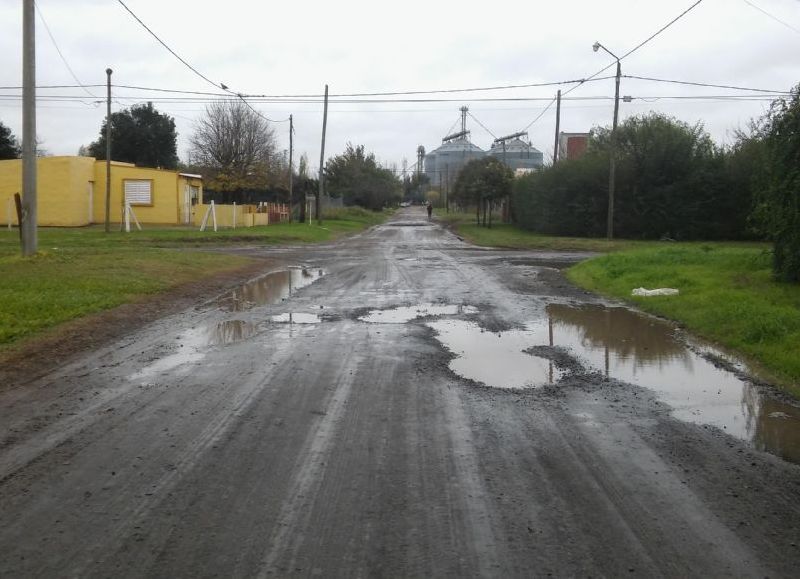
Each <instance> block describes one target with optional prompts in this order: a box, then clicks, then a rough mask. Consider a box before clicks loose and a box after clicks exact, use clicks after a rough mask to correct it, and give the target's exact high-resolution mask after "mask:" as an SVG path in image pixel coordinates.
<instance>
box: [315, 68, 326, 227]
mask: <svg viewBox="0 0 800 579" xmlns="http://www.w3.org/2000/svg"><path fill="white" fill-rule="evenodd" d="M327 128H328V85H327V84H326V85H325V108H324V109H323V112H322V146H321V147H320V149H319V189H318V190H317V225H322V213H321V212H320V206H319V205H320V198H321V197H322V191H323V187H324V186H325V131H326V130H327Z"/></svg>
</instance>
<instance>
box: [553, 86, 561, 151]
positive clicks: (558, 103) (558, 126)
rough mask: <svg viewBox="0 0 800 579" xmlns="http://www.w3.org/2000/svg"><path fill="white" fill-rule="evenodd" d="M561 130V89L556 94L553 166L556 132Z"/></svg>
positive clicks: (556, 143)
mask: <svg viewBox="0 0 800 579" xmlns="http://www.w3.org/2000/svg"><path fill="white" fill-rule="evenodd" d="M560 130H561V89H558V93H557V94H556V142H555V145H553V166H555V164H556V163H558V132H559V131H560Z"/></svg>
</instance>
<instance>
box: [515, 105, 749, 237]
mask: <svg viewBox="0 0 800 579" xmlns="http://www.w3.org/2000/svg"><path fill="white" fill-rule="evenodd" d="M610 138H611V131H610V129H609V128H595V129H594V130H593V131H592V139H591V141H590V146H589V150H588V151H587V153H586V155H584V156H583V157H581V158H580V159H577V160H574V161H565V162H561V163H559V164H557V165H556V166H555V167H550V168H546V169H544V170H542V171H540V172H539V173H537V174H534V175H530V176H527V177H525V178H522V179H520V180H519V181H518V182H517V184H516V186H515V195H514V209H515V214H516V216H517V218H518V219H519V220H520V224H521V225H523V226H524V227H527V228H530V229H533V230H536V231H541V232H543V233H551V234H559V235H602V234H603V233H604V232H605V222H606V216H607V211H608V209H607V207H608V154H609V144H610ZM616 139H617V175H616V177H617V188H616V206H615V214H614V230H615V232H616V234H617V235H618V236H620V237H629V238H651V239H652V238H656V239H658V238H665V237H666V238H674V239H709V238H729V239H730V238H741V237H744V236H746V235H747V227H746V219H747V215H748V213H749V212H750V208H751V204H750V200H749V199H750V197H749V196H750V189H749V188H748V187H740V188H739V190H738V191H737V193H736V195H735V196H734V195H731V180H732V179H733V178H734V175H735V171H734V170H733V168H732V166H731V164H730V162H729V154H728V153H726V152H725V151H723V150H721V149H719V148H718V147H716V146H715V145H714V143H713V141H712V140H711V138H710V136H709V135H708V134H707V133H706V132H705V130H704V129H703V127H702V126H701V125H699V124H698V125H693V126H692V125H688V124H686V123H684V122H681V121H678V120H676V119H674V118H671V117H668V116H665V115H662V114H657V113H650V114H649V115H643V116H637V117H631V118H629V119H626V121H625V122H623V123H622V124H621V125H620V126H619V127H618V132H617V136H616Z"/></svg>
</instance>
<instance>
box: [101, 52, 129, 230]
mask: <svg viewBox="0 0 800 579" xmlns="http://www.w3.org/2000/svg"><path fill="white" fill-rule="evenodd" d="M112 72H114V71H113V70H111V69H110V68H107V69H106V220H105V223H106V233H109V232H110V231H111V73H112ZM122 197H123V199H122V202H123V203H125V193H124V192H123V194H122Z"/></svg>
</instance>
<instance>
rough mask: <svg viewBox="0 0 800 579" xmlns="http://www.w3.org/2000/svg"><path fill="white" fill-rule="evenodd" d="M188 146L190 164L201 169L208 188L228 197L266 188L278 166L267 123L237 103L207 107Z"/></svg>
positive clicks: (219, 103) (279, 161)
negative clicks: (249, 190) (243, 191)
mask: <svg viewBox="0 0 800 579" xmlns="http://www.w3.org/2000/svg"><path fill="white" fill-rule="evenodd" d="M190 144H191V145H190V146H191V148H190V151H189V158H190V161H191V162H192V163H194V164H195V165H199V166H201V167H203V168H204V171H203V176H204V177H205V178H206V179H207V180H208V186H209V188H211V189H216V190H218V191H223V192H226V193H228V194H232V193H235V192H238V191H241V190H243V189H252V188H258V187H264V186H266V185H267V184H269V182H270V179H271V176H274V175H276V174H277V173H278V171H277V169H276V168H275V167H276V164H280V163H281V159H280V158H279V157H278V156H277V155H276V148H277V147H276V142H275V134H274V132H273V130H272V128H270V126H269V123H268V122H267V120H266V119H264V117H262V116H260V115H259V114H258V113H257V112H255V111H254V110H253V109H251V108H250V107H249V106H248V105H247V104H246V103H244V102H242V101H238V100H219V101H215V102H213V103H211V104H209V105H208V106H206V110H205V115H204V116H203V117H202V118H201V119H200V120H199V121H198V122H197V123H196V125H195V131H194V134H193V135H192V137H191V139H190Z"/></svg>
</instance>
